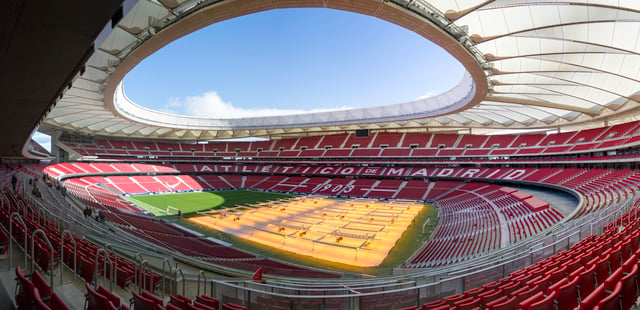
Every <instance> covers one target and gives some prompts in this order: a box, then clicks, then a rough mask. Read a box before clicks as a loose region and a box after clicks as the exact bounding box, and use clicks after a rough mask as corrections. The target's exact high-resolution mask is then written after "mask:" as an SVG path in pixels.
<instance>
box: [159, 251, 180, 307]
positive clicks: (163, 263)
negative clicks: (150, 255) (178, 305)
mask: <svg viewBox="0 0 640 310" xmlns="http://www.w3.org/2000/svg"><path fill="white" fill-rule="evenodd" d="M166 265H169V276H171V275H172V274H173V272H172V270H171V269H172V267H171V262H170V261H169V259H168V258H165V259H163V260H162V292H161V294H162V298H164V292H165V282H166V281H165V280H166V279H167V278H168V279H169V281H173V279H171V278H170V277H165V275H166V273H165V268H164V267H165V266H166ZM170 287H173V285H170ZM183 295H184V294H183Z"/></svg>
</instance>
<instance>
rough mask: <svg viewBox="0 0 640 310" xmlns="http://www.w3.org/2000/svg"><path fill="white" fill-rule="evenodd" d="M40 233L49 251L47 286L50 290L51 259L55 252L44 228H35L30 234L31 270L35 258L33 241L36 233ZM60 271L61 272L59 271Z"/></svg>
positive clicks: (51, 280) (51, 284) (33, 268)
mask: <svg viewBox="0 0 640 310" xmlns="http://www.w3.org/2000/svg"><path fill="white" fill-rule="evenodd" d="M38 234H41V235H42V240H44V241H45V242H47V245H48V246H49V253H50V254H51V255H50V257H49V286H50V287H51V290H52V291H53V260H54V258H55V253H54V251H53V245H51V242H50V241H49V237H47V234H46V233H45V232H44V230H42V229H39V228H38V229H36V230H35V231H34V232H33V233H32V234H31V272H33V271H34V270H35V259H36V255H35V253H36V252H35V243H36V242H35V241H36V235H38ZM60 273H62V272H60Z"/></svg>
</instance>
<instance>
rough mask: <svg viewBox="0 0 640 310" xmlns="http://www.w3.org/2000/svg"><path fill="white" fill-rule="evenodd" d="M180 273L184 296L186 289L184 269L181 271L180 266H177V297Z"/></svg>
mask: <svg viewBox="0 0 640 310" xmlns="http://www.w3.org/2000/svg"><path fill="white" fill-rule="evenodd" d="M178 273H180V275H181V276H182V295H184V292H185V291H184V287H185V285H186V284H185V282H186V281H185V280H186V279H185V277H184V273H183V272H182V269H180V268H179V267H178V266H176V280H175V281H176V295H177V293H178Z"/></svg>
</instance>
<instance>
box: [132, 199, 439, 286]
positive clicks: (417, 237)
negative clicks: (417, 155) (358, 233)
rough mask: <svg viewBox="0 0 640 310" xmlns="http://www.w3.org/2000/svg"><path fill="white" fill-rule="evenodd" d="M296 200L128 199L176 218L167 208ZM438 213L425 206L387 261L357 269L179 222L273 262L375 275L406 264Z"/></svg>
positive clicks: (192, 211) (193, 209)
mask: <svg viewBox="0 0 640 310" xmlns="http://www.w3.org/2000/svg"><path fill="white" fill-rule="evenodd" d="M288 197H293V195H287V194H280V193H269V192H254V191H244V190H234V191H217V192H195V193H178V194H160V195H147V196H134V197H127V199H128V200H130V201H132V202H134V203H135V204H136V205H138V206H139V207H142V208H144V209H146V210H147V211H148V212H151V213H153V214H155V215H156V216H175V215H176V214H177V210H174V209H170V210H169V212H167V206H171V207H173V208H177V209H180V210H181V211H182V214H183V217H189V216H190V215H193V216H198V215H197V214H195V212H198V211H205V210H212V209H220V208H225V207H233V206H236V205H249V204H257V203H260V202H266V201H272V200H278V199H280V198H288ZM437 219H438V218H437V210H436V208H435V207H434V206H433V205H430V204H426V205H425V208H424V209H423V211H422V212H420V214H419V215H418V216H417V217H416V218H415V223H413V224H412V225H410V226H409V227H408V228H407V230H406V231H405V233H404V234H403V236H402V237H401V238H400V239H399V240H398V241H397V242H396V245H395V246H394V247H393V248H392V250H391V251H390V252H389V254H388V255H387V258H386V259H385V260H384V261H383V262H382V264H380V266H378V267H372V268H369V267H355V266H352V265H346V264H340V263H335V262H328V261H325V260H320V259H316V258H313V257H310V256H305V255H300V254H297V253H292V252H288V251H282V250H279V249H276V248H271V247H267V246H263V245H260V244H257V243H255V242H251V241H250V240H246V239H242V238H239V237H236V236H233V235H230V234H225V233H222V232H219V231H212V230H211V229H207V228H205V227H203V226H199V225H194V224H192V223H190V222H189V221H188V220H185V219H179V218H178V219H177V220H178V223H179V224H180V225H182V226H185V227H188V228H190V229H193V230H195V231H198V232H201V233H203V234H205V235H209V236H212V237H214V238H217V239H220V240H223V241H227V242H230V243H232V244H233V245H234V247H237V248H239V249H243V250H245V251H249V252H252V253H255V254H258V255H263V256H266V257H272V258H274V259H278V260H283V261H289V262H292V263H297V264H301V265H306V266H311V267H317V268H323V269H328V270H336V271H342V272H346V273H363V274H369V275H375V276H381V275H389V274H392V269H393V268H394V267H397V266H399V265H401V264H402V263H404V261H405V260H407V258H409V257H410V256H411V255H412V254H413V253H414V252H415V251H416V250H418V248H420V246H421V244H422V243H423V242H424V241H426V240H427V239H428V238H429V235H430V234H431V230H433V228H435V226H436V224H437ZM426 221H429V224H428V225H426V227H425V228H426V231H425V232H424V233H423V232H422V228H423V224H424V223H425V222H426Z"/></svg>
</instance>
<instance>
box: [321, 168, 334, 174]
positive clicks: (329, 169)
mask: <svg viewBox="0 0 640 310" xmlns="http://www.w3.org/2000/svg"><path fill="white" fill-rule="evenodd" d="M332 172H333V168H332V167H324V168H322V169H320V174H329V173H332Z"/></svg>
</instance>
